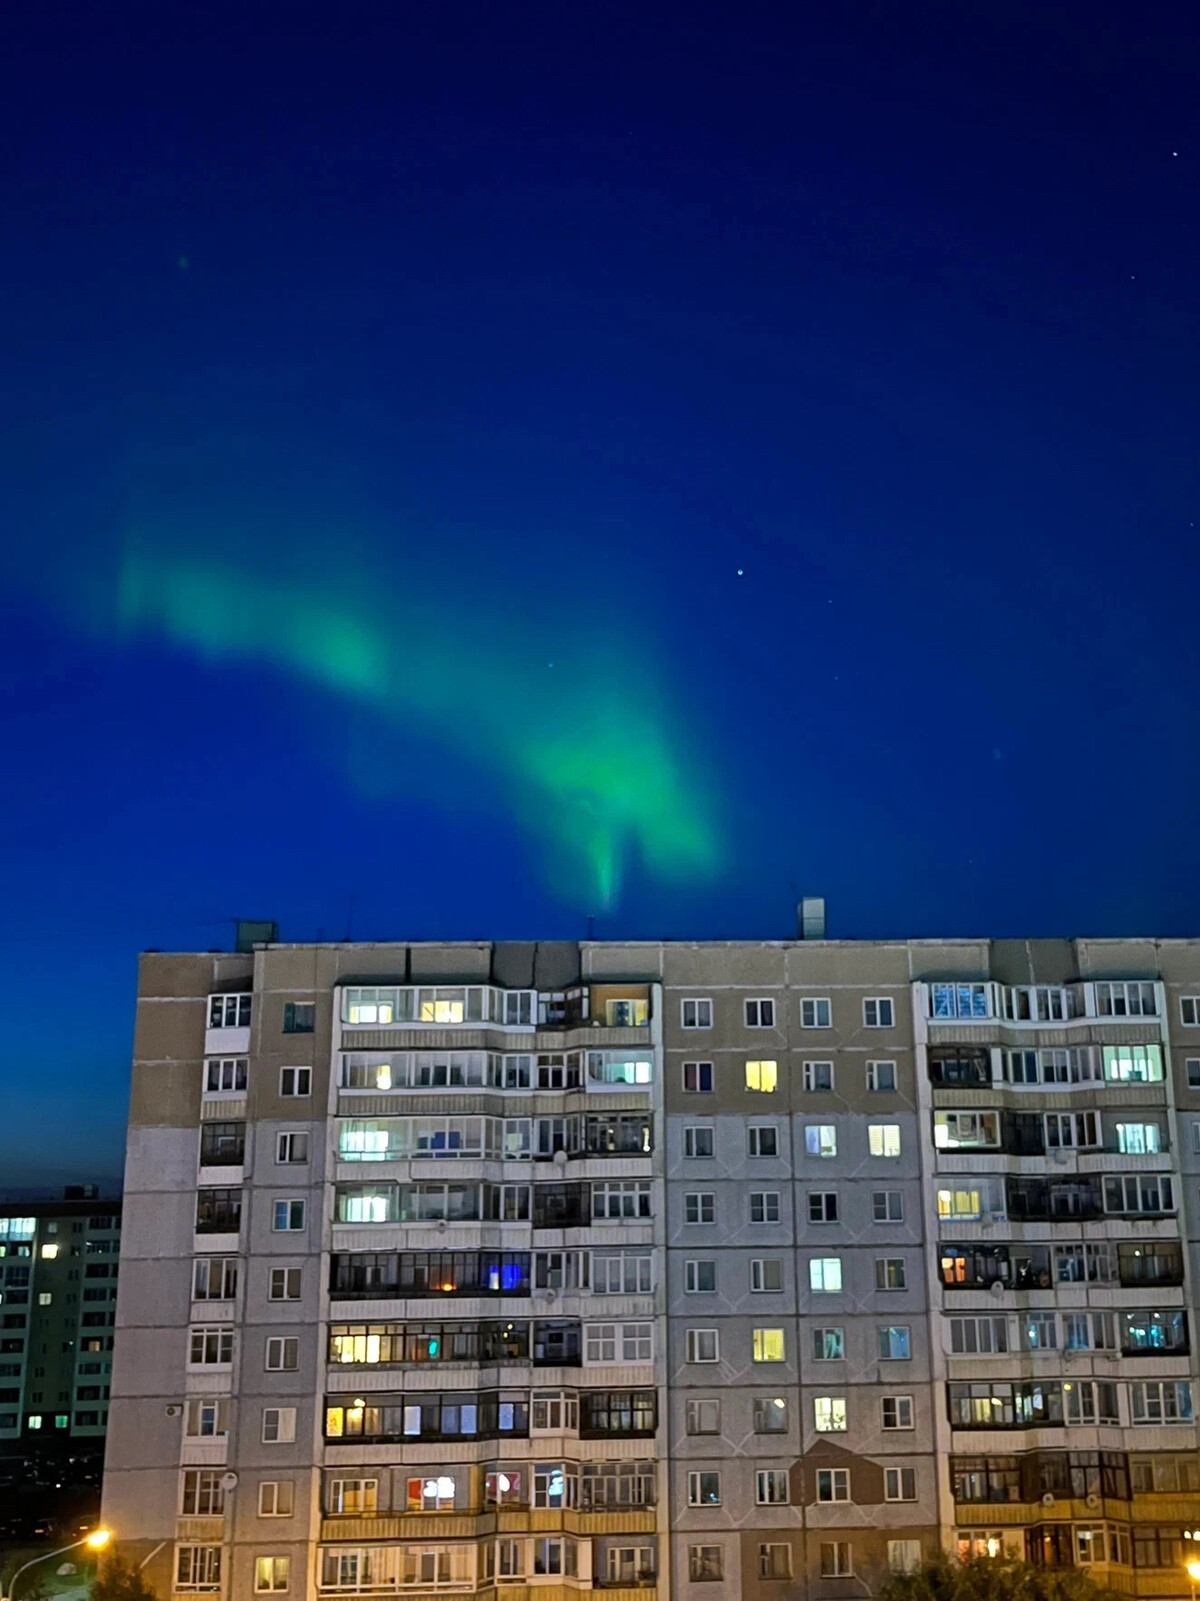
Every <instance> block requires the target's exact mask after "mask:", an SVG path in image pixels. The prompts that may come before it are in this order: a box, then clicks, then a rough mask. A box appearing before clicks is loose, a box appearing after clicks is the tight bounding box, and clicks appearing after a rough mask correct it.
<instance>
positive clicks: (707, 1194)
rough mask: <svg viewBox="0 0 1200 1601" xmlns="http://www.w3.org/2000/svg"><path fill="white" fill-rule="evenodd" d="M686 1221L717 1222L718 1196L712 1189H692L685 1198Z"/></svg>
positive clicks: (684, 1213)
mask: <svg viewBox="0 0 1200 1601" xmlns="http://www.w3.org/2000/svg"><path fill="white" fill-rule="evenodd" d="M683 1220H684V1222H685V1223H715V1222H716V1221H717V1198H716V1196H715V1195H714V1194H713V1193H712V1191H711V1190H690V1191H689V1192H688V1193H687V1194H686V1195H685V1196H684V1198H683Z"/></svg>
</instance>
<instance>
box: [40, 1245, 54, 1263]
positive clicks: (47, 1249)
mask: <svg viewBox="0 0 1200 1601" xmlns="http://www.w3.org/2000/svg"><path fill="white" fill-rule="evenodd" d="M42 1255H43V1256H44V1257H45V1259H46V1261H47V1262H53V1260H54V1258H55V1257H56V1256H57V1255H58V1246H57V1245H53V1244H51V1245H43V1246H42Z"/></svg>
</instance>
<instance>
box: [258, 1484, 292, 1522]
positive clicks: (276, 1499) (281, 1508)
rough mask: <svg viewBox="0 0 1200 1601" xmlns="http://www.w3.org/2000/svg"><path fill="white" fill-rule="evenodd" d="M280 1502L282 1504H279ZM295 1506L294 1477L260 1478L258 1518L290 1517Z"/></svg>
mask: <svg viewBox="0 0 1200 1601" xmlns="http://www.w3.org/2000/svg"><path fill="white" fill-rule="evenodd" d="M281 1503H282V1504H281ZM295 1507H296V1481H295V1480H294V1479H262V1480H260V1481H259V1486H258V1515H259V1517H260V1518H290V1517H292V1516H293V1514H294V1512H295Z"/></svg>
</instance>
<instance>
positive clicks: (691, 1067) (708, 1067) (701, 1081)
mask: <svg viewBox="0 0 1200 1601" xmlns="http://www.w3.org/2000/svg"><path fill="white" fill-rule="evenodd" d="M683 1087H684V1089H685V1090H686V1091H687V1093H688V1094H689V1095H711V1094H712V1092H713V1065H712V1063H711V1062H685V1063H684V1064H683Z"/></svg>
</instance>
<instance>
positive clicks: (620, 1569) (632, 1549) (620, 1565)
mask: <svg viewBox="0 0 1200 1601" xmlns="http://www.w3.org/2000/svg"><path fill="white" fill-rule="evenodd" d="M604 1573H605V1578H607V1579H608V1581H609V1583H610V1584H619V1585H622V1586H625V1587H629V1586H631V1585H634V1584H636V1583H637V1582H638V1581H639V1580H642V1579H652V1578H653V1577H654V1549H653V1547H652V1546H648V1545H610V1546H609V1548H608V1550H607V1551H606V1552H605V1554H604Z"/></svg>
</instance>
